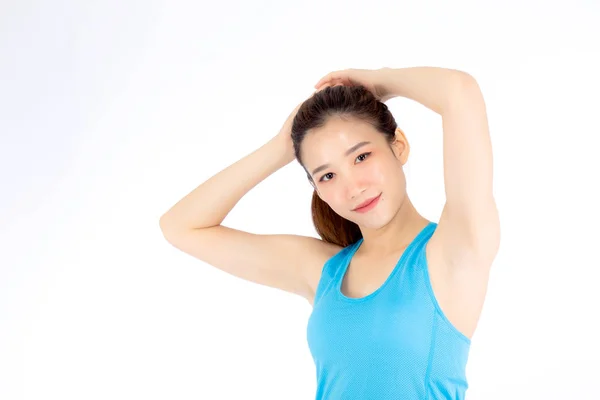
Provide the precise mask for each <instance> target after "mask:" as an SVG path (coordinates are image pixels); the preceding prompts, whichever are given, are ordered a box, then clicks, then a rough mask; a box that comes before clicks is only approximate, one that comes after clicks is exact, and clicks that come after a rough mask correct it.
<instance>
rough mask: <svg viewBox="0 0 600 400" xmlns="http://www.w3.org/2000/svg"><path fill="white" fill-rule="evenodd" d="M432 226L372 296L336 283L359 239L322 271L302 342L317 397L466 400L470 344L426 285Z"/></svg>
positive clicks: (327, 263) (413, 243)
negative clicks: (349, 292)
mask: <svg viewBox="0 0 600 400" xmlns="http://www.w3.org/2000/svg"><path fill="white" fill-rule="evenodd" d="M436 227H437V224H436V223H434V222H430V223H429V224H428V225H427V226H426V227H425V228H423V229H422V230H421V231H420V233H419V234H418V235H417V236H416V237H415V238H414V239H413V241H412V242H411V243H410V244H409V245H408V247H407V248H406V249H405V251H404V252H403V253H402V256H401V257H400V259H399V260H398V263H397V264H396V266H395V267H394V269H393V271H392V272H391V273H390V275H389V276H388V278H387V280H386V281H385V282H384V283H383V284H382V285H381V286H380V287H379V288H378V289H377V290H376V291H375V292H373V293H371V294H369V295H367V296H365V297H361V298H350V297H346V296H345V295H344V294H343V293H342V290H341V284H342V280H343V279H342V278H343V277H344V275H345V273H346V270H347V268H348V266H349V264H350V260H351V258H352V256H353V255H354V253H355V252H356V251H357V250H358V248H359V247H360V245H361V243H362V241H363V239H362V238H361V239H360V240H358V241H357V242H356V243H354V244H351V245H349V246H347V247H345V248H343V249H342V250H340V251H339V252H338V253H337V254H336V255H334V256H333V257H331V258H330V259H329V260H327V262H326V263H325V264H324V266H323V270H322V274H321V278H320V280H319V283H318V286H317V290H316V293H315V299H314V302H313V309H312V311H311V314H310V316H309V318H308V324H307V331H306V333H307V340H308V346H309V349H310V352H311V355H312V358H313V360H314V362H315V366H316V373H317V393H316V399H317V400H320V399H327V400H338V399H339V400H341V399H344V400H350V399H361V400H368V399H377V400H382V399H403V400H404V399H406V400H409V399H410V400H415V399H427V400H430V399H453V400H454V399H455V400H459V399H460V400H462V399H464V396H465V392H466V390H467V388H468V384H467V378H466V374H465V372H466V371H465V369H466V364H467V359H468V355H469V349H470V346H471V340H470V339H469V338H468V337H467V336H465V335H464V334H462V333H461V332H460V331H459V330H458V329H456V328H455V327H454V325H453V324H452V323H451V322H450V321H449V320H448V319H447V318H446V316H445V315H444V313H443V312H442V310H441V308H440V306H439V304H438V302H437V300H436V298H435V296H434V293H433V290H432V287H431V283H430V280H429V272H428V269H427V260H426V257H425V246H426V244H427V242H428V241H429V239H430V238H431V236H432V234H433V232H434V231H435V229H436Z"/></svg>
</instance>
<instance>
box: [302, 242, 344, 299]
mask: <svg viewBox="0 0 600 400" xmlns="http://www.w3.org/2000/svg"><path fill="white" fill-rule="evenodd" d="M303 241H304V246H305V248H306V253H304V254H305V255H304V257H305V259H304V260H303V263H302V264H303V265H304V267H303V270H304V273H305V278H306V281H307V284H308V287H309V289H310V292H309V298H307V300H308V301H309V303H310V304H313V299H314V296H315V294H316V291H317V286H318V285H319V280H320V279H321V273H322V271H323V267H324V266H325V263H326V262H327V261H328V260H329V259H330V258H332V257H333V256H335V255H336V254H337V253H339V252H340V251H341V250H342V249H343V247H341V246H338V245H336V244H333V243H329V242H326V241H324V240H321V239H318V238H314V237H303Z"/></svg>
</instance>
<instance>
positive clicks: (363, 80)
mask: <svg viewBox="0 0 600 400" xmlns="http://www.w3.org/2000/svg"><path fill="white" fill-rule="evenodd" d="M389 71H390V68H387V67H386V68H380V69H355V68H350V69H344V70H340V71H333V72H330V73H328V74H327V75H325V76H324V77H323V78H321V79H320V80H319V82H317V84H316V85H315V89H317V91H320V90H323V89H324V88H326V87H328V86H338V85H342V86H359V85H360V86H364V87H365V88H367V89H368V90H369V91H370V92H371V93H373V95H374V96H375V98H377V100H379V101H381V102H384V101H387V100H389V99H391V98H393V97H396V95H394V94H392V93H391V92H390V91H389V89H388V88H387V87H386V86H387V85H386V79H387V76H388V74H389Z"/></svg>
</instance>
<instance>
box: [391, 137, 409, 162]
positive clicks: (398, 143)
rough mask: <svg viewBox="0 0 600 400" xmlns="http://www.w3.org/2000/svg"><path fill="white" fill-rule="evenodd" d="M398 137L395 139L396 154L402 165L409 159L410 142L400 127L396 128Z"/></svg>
mask: <svg viewBox="0 0 600 400" xmlns="http://www.w3.org/2000/svg"><path fill="white" fill-rule="evenodd" d="M395 136H396V138H395V139H394V143H393V146H394V154H395V155H396V158H397V159H398V160H399V161H400V163H401V164H402V165H404V164H406V162H407V161H408V155H409V154H410V144H409V143H408V140H407V139H406V135H405V134H404V132H403V131H402V129H400V128H396V134H395Z"/></svg>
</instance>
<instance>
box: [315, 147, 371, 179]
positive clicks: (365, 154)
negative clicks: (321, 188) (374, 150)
mask: <svg viewBox="0 0 600 400" xmlns="http://www.w3.org/2000/svg"><path fill="white" fill-rule="evenodd" d="M369 155H371V152H368V153H362V154H360V155H359V156H357V157H356V159H359V158H360V157H362V156H367V157H368V156H369ZM362 160H364V158H363V159H362ZM361 162H362V161H361ZM327 175H331V172H330V173H328V174H325V175H323V176H322V177H321V179H319V182H323V178H325V177H326V176H327ZM330 179H331V178H330ZM327 180H328V179H327ZM327 180H325V181H327Z"/></svg>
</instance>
